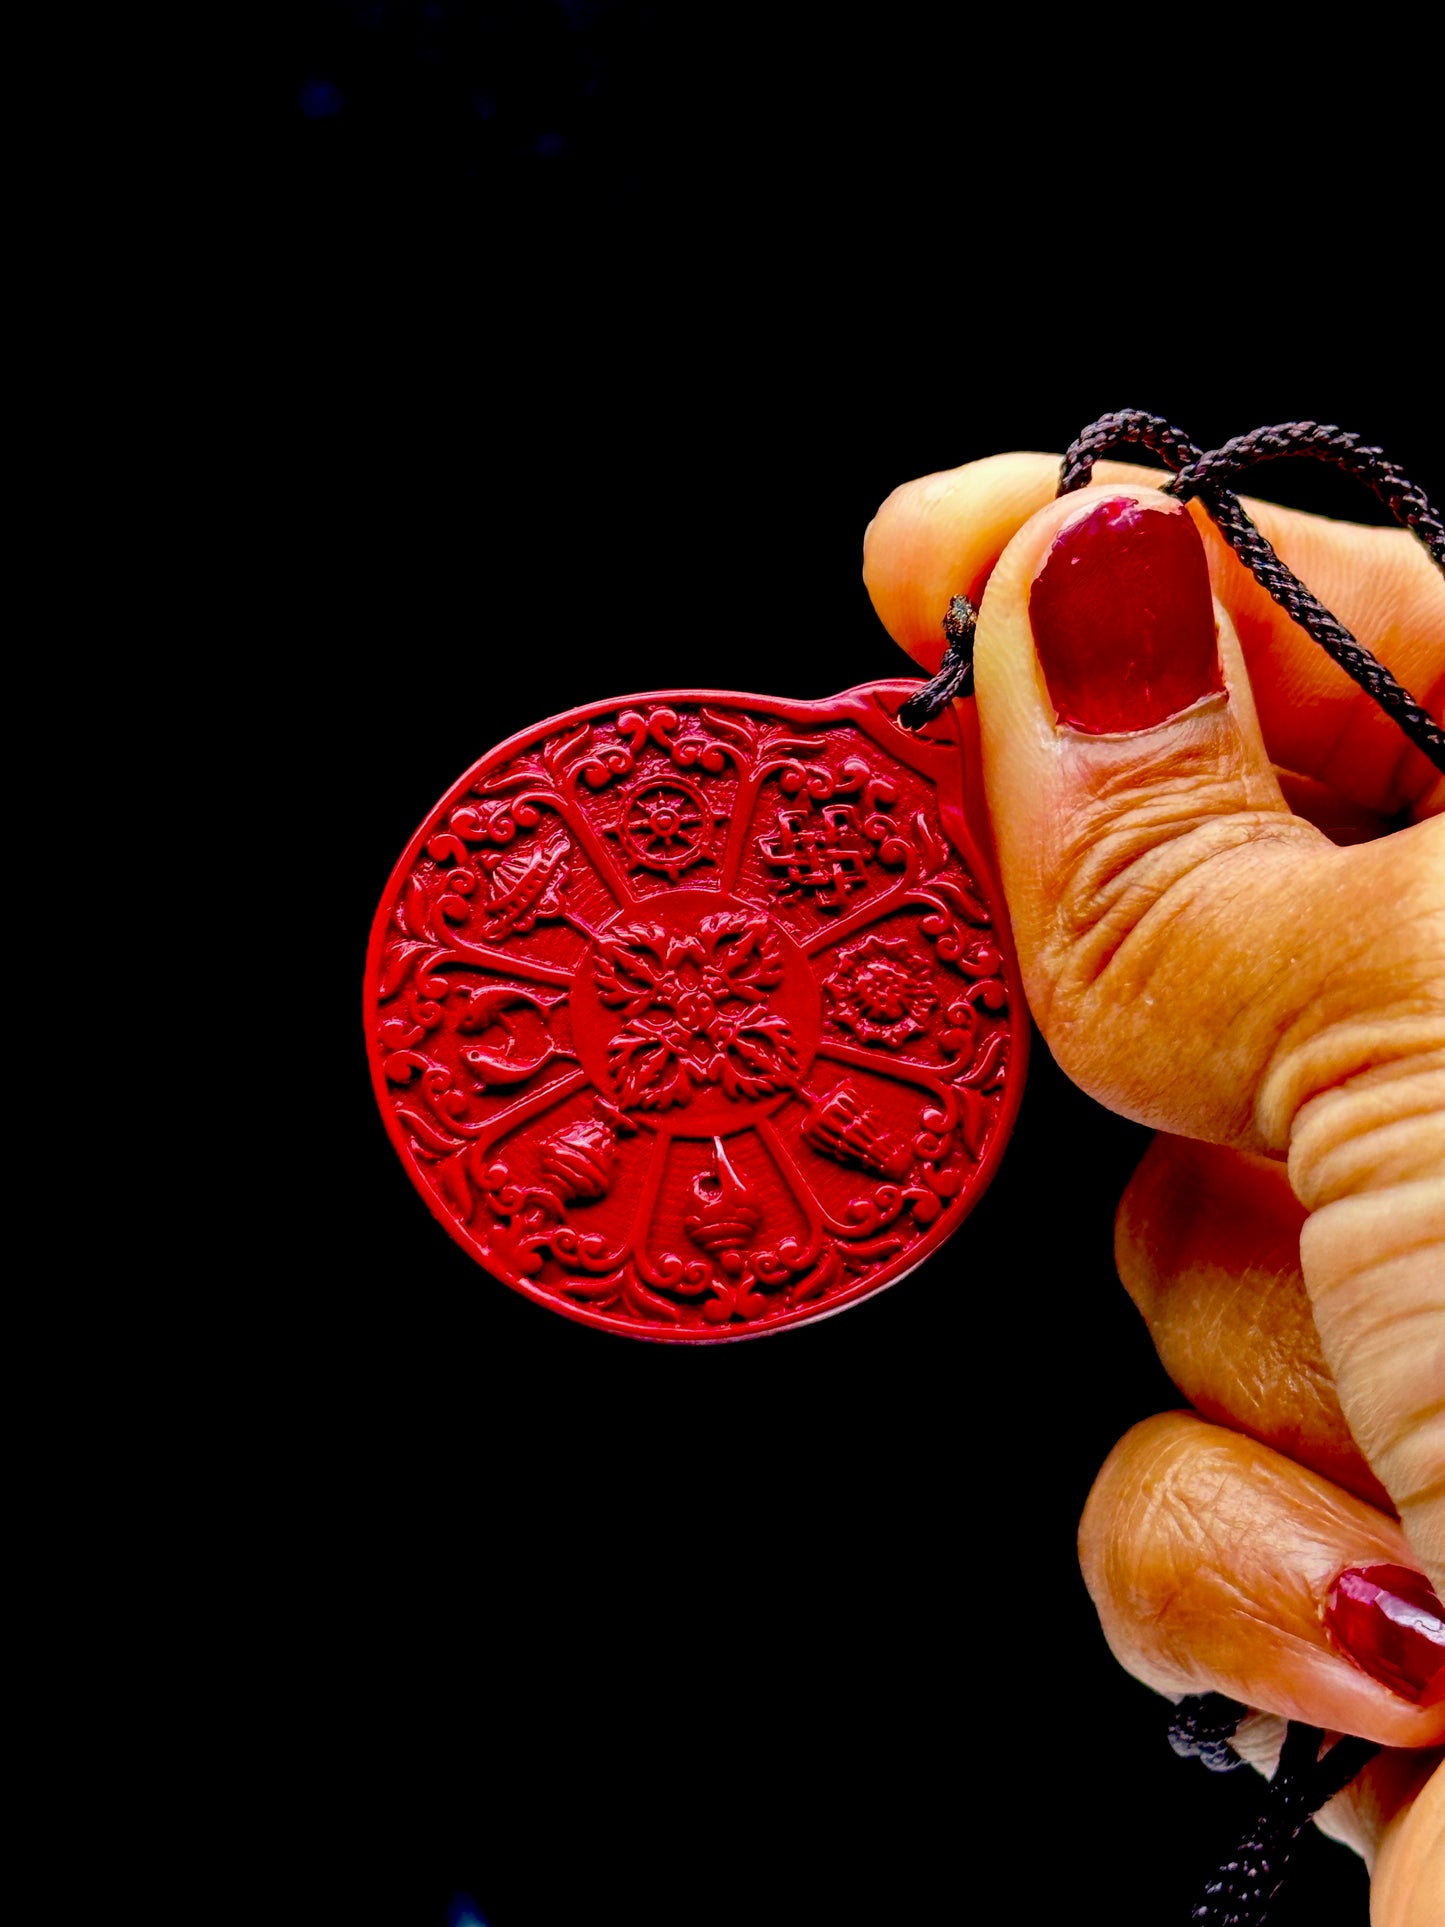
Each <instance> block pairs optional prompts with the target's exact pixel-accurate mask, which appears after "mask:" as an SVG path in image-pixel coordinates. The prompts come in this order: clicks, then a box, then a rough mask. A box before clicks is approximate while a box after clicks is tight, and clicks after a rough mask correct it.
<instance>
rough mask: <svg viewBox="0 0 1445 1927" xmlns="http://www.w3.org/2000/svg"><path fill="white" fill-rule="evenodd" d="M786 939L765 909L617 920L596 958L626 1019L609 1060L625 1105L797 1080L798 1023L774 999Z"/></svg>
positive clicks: (603, 994) (758, 1091)
mask: <svg viewBox="0 0 1445 1927" xmlns="http://www.w3.org/2000/svg"><path fill="white" fill-rule="evenodd" d="M784 971H785V957H784V949H783V939H782V937H781V935H780V933H779V932H778V929H777V927H776V925H774V924H773V922H772V921H771V919H770V918H769V917H768V916H766V915H765V914H764V913H763V912H761V911H748V910H714V911H711V912H708V913H707V914H705V915H702V916H700V917H698V918H697V919H696V921H694V922H692V923H690V924H689V925H687V926H685V927H683V928H677V927H676V926H675V925H671V926H670V925H668V924H664V923H662V922H646V921H642V920H640V919H639V920H636V921H630V922H626V923H620V924H615V925H614V926H613V927H612V929H611V930H609V931H608V932H607V934H606V935H605V936H604V937H601V938H599V940H598V943H597V948H596V952H595V955H594V961H593V980H594V984H595V988H596V992H597V996H598V998H599V1000H600V1001H601V1003H602V1004H604V1005H605V1006H606V1007H607V1008H608V1009H609V1010H611V1011H614V1012H616V1013H617V1016H618V1017H619V1018H620V1019H621V1028H620V1029H618V1030H617V1031H615V1032H614V1033H613V1034H612V1035H611V1036H610V1037H609V1038H608V1040H607V1066H608V1072H609V1077H610V1081H611V1083H612V1085H613V1088H614V1089H615V1091H616V1093H617V1100H618V1103H619V1104H620V1105H621V1106H622V1108H623V1109H625V1110H630V1109H640V1110H665V1109H667V1108H668V1107H669V1106H672V1105H678V1104H688V1103H691V1101H692V1099H693V1096H694V1093H695V1092H697V1091H700V1090H702V1089H704V1088H706V1087H707V1086H709V1085H716V1086H718V1087H719V1088H720V1089H721V1091H722V1092H723V1094H724V1095H725V1096H727V1097H729V1098H734V1099H737V1098H756V1097H765V1096H768V1095H770V1094H772V1093H774V1092H779V1091H784V1090H789V1089H792V1088H794V1087H795V1086H796V1084H797V1080H798V1077H799V1075H800V1074H801V1071H802V1063H801V1059H800V1056H799V1051H798V1046H797V1040H796V1039H795V1037H794V1033H793V1027H792V1025H791V1024H790V1023H789V1021H788V1019H787V1017H786V1016H785V1015H783V1014H782V1013H781V1012H780V1011H778V1010H775V1009H771V1008H770V1007H769V1005H770V999H771V998H772V995H773V993H774V992H775V991H776V990H777V989H778V987H779V985H780V984H782V982H783V978H784Z"/></svg>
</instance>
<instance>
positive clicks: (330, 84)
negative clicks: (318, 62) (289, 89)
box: [301, 80, 342, 120]
mask: <svg viewBox="0 0 1445 1927" xmlns="http://www.w3.org/2000/svg"><path fill="white" fill-rule="evenodd" d="M341 105H342V102H341V89H340V88H339V87H338V86H337V84H336V82H335V81H334V80H308V81H306V82H305V83H304V84H303V86H302V88H301V112H302V113H303V114H304V115H305V117H306V119H307V120H334V119H335V117H336V116H337V115H338V114H339V113H340V112H341Z"/></svg>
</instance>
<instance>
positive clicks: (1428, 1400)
mask: <svg viewBox="0 0 1445 1927" xmlns="http://www.w3.org/2000/svg"><path fill="white" fill-rule="evenodd" d="M975 677H976V687H977V693H978V710H979V726H980V733H981V742H982V754H983V764H984V779H985V785H986V789H987V793H988V802H989V814H990V818H991V821H992V825H993V829H994V834H995V838H996V840H997V846H998V856H999V867H1000V871H1001V874H1002V879H1003V884H1004V890H1005V894H1006V895H1007V898H1008V902H1009V909H1010V913H1011V916H1012V919H1013V925H1014V934H1015V937H1016V940H1017V944H1018V951H1019V958H1020V962H1021V965H1022V969H1023V977H1024V984H1025V987H1026V989H1027V992H1028V997H1029V1002H1030V1005H1031V1006H1032V1009H1033V1012H1034V1015H1035V1017H1036V1018H1037V1020H1038V1023H1039V1026H1040V1028H1041V1030H1042V1031H1043V1033H1044V1036H1045V1038H1046V1039H1047V1041H1048V1043H1049V1046H1050V1048H1051V1049H1052V1051H1053V1052H1054V1055H1055V1056H1056V1058H1058V1060H1059V1061H1060V1063H1061V1064H1062V1065H1063V1067H1064V1069H1065V1070H1066V1071H1067V1072H1068V1073H1069V1075H1070V1076H1071V1077H1073V1078H1074V1080H1075V1081H1076V1082H1077V1083H1079V1084H1080V1085H1082V1086H1083V1088H1084V1089H1085V1090H1087V1091H1089V1092H1090V1093H1091V1095H1093V1096H1094V1097H1096V1098H1098V1099H1099V1100H1100V1101H1101V1102H1103V1103H1105V1104H1107V1105H1109V1106H1110V1107H1111V1108H1112V1109H1114V1110H1116V1111H1120V1112H1122V1113H1124V1114H1125V1115H1126V1116H1129V1117H1133V1118H1137V1119H1138V1120H1140V1121H1141V1122H1143V1123H1147V1124H1152V1125H1154V1126H1156V1127H1157V1128H1159V1129H1162V1130H1165V1131H1169V1132H1173V1133H1176V1134H1179V1135H1183V1136H1187V1137H1195V1138H1207V1139H1211V1140H1213V1141H1216V1142H1221V1143H1227V1144H1233V1145H1235V1146H1238V1147H1241V1148H1244V1149H1250V1150H1256V1151H1258V1150H1263V1151H1267V1152H1271V1153H1273V1154H1274V1155H1276V1156H1281V1155H1285V1154H1288V1155H1289V1157H1290V1176H1291V1182H1292V1184H1293V1185H1294V1188H1295V1190H1296V1193H1297V1195H1298V1196H1299V1197H1300V1199H1301V1202H1302V1203H1304V1204H1305V1205H1306V1206H1307V1207H1309V1208H1310V1209H1311V1211H1312V1212H1313V1214H1314V1215H1313V1216H1312V1217H1311V1219H1310V1220H1309V1222H1308V1223H1307V1225H1306V1227H1305V1232H1304V1237H1303V1242H1302V1251H1303V1264H1304V1273H1305V1280H1306V1284H1307V1285H1308V1286H1309V1288H1310V1292H1311V1300H1312V1304H1313V1308H1314V1311H1315V1317H1316V1322H1317V1324H1318V1325H1319V1328H1320V1335H1321V1339H1322V1341H1323V1345H1324V1349H1325V1354H1326V1357H1327V1358H1328V1360H1329V1362H1330V1365H1331V1367H1332V1369H1333V1370H1334V1372H1335V1375H1336V1379H1337V1382H1338V1384H1339V1390H1340V1395H1341V1402H1342V1405H1343V1407H1344V1410H1345V1413H1346V1416H1347V1418H1348V1419H1349V1420H1350V1423H1351V1426H1352V1428H1353V1429H1354V1431H1355V1435H1356V1438H1357V1440H1358V1442H1359V1444H1360V1446H1361V1448H1362V1449H1363V1450H1364V1452H1365V1454H1366V1456H1367V1457H1368V1458H1369V1459H1370V1461H1371V1463H1372V1465H1373V1467H1374V1469H1375V1471H1376V1473H1377V1474H1378V1475H1379V1476H1380V1478H1381V1479H1382V1481H1383V1482H1384V1484H1385V1485H1386V1487H1387V1489H1388V1490H1389V1491H1390V1493H1391V1496H1392V1498H1393V1499H1394V1500H1395V1503H1396V1505H1397V1506H1398V1507H1399V1508H1400V1511H1401V1516H1402V1520H1403V1522H1404V1523H1405V1525H1406V1529H1407V1530H1408V1531H1410V1533H1411V1535H1412V1539H1413V1541H1414V1543H1415V1545H1416V1549H1417V1551H1418V1552H1419V1553H1420V1554H1421V1556H1422V1557H1423V1558H1424V1559H1425V1560H1426V1562H1427V1563H1428V1564H1429V1565H1430V1567H1431V1573H1432V1577H1434V1578H1436V1579H1437V1580H1438V1579H1439V1578H1440V1577H1441V1576H1445V1476H1442V1475H1445V1398H1442V1393H1445V1282H1442V1281H1445V1178H1442V1177H1441V1175H1440V1174H1441V1172H1442V1170H1445V818H1435V819H1432V820H1431V821H1428V822H1425V823H1421V824H1417V825H1416V826H1415V827H1413V828H1412V829H1408V830H1403V831H1400V832H1397V833H1396V834H1395V835H1394V836H1391V837H1386V838H1383V839H1381V840H1379V841H1377V842H1375V843H1369V844H1362V845H1359V846H1357V847H1354V848H1350V849H1337V848H1336V847H1335V846H1334V845H1333V844H1331V843H1330V842H1329V841H1328V840H1327V839H1326V838H1325V837H1324V836H1323V835H1321V833H1320V832H1319V831H1317V830H1316V829H1314V828H1313V826H1312V825H1310V824H1308V823H1306V822H1305V821H1304V820H1303V819H1301V818H1299V817H1296V816H1293V815H1292V814H1291V813H1290V811H1289V810H1288V808H1287V807H1286V805H1285V803H1284V800H1283V798H1282V796H1281V794H1280V791H1279V787H1278V785H1277V783H1276V781H1275V778H1274V775H1273V772H1272V770H1271V767H1270V762H1269V758H1268V755H1267V753H1266V750H1265V747H1264V743H1263V740H1262V738H1261V735H1260V731H1259V726H1258V722H1257V720H1256V717H1255V712H1254V705H1253V700H1252V697H1251V694H1250V688H1249V681H1248V677H1247V675H1246V672H1245V667H1244V661H1243V657H1242V654H1241V652H1240V648H1239V645H1238V641H1237V639H1236V637H1235V634H1234V630H1233V628H1232V626H1231V624H1230V622H1229V620H1228V618H1227V616H1225V615H1224V614H1223V612H1222V611H1221V610H1219V609H1218V608H1217V607H1216V606H1215V605H1214V604H1213V603H1212V602H1211V598H1210V592H1209V580H1208V571H1207V567H1206V563H1205V557H1204V551H1203V546H1202V543H1201V541H1200V538H1199V534H1198V532H1197V530H1196V528H1195V525H1194V523H1193V521H1192V519H1191V518H1190V517H1189V516H1188V515H1187V514H1185V513H1184V512H1183V511H1182V510H1181V509H1180V508H1179V507H1178V506H1177V505H1176V504H1174V503H1173V502H1171V501H1170V500H1169V499H1168V498H1167V497H1165V496H1163V495H1160V494H1157V493H1156V492H1155V491H1153V490H1151V489H1147V488H1140V487H1129V488H1103V489H1090V490H1086V491H1084V492H1082V493H1080V494H1076V495H1072V496H1069V497H1066V498H1064V499H1063V500H1061V501H1057V502H1054V503H1051V504H1050V505H1049V506H1048V507H1047V508H1045V509H1042V510H1041V511H1040V512H1039V513H1038V514H1036V515H1035V516H1033V518H1032V519H1031V520H1030V521H1028V522H1027V523H1025V525H1024V526H1023V528H1022V529H1020V530H1019V532H1018V533H1017V535H1015V536H1014V538H1013V540H1012V541H1011V542H1010V543H1009V545H1008V547H1007V548H1006V549H1005V550H1004V553H1003V555H1002V557H1001V558H1000V560H999V562H998V564H997V566H996V568H995V570H994V572H993V574H992V576H991V577H990V579H989V583H988V588H987V590H986V592H985V594H984V597H983V601H982V606H981V609H980V614H979V624H978V635H977V644H976V669H975Z"/></svg>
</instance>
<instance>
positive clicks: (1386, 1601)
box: [1324, 1566, 1445, 1706]
mask: <svg viewBox="0 0 1445 1927" xmlns="http://www.w3.org/2000/svg"><path fill="white" fill-rule="evenodd" d="M1324 1620H1325V1628H1326V1630H1327V1631H1328V1633H1329V1635H1330V1638H1331V1639H1332V1640H1333V1641H1334V1643H1335V1645H1336V1646H1338V1647H1339V1648H1340V1650H1341V1652H1343V1653H1345V1654H1346V1655H1347V1656H1348V1657H1349V1658H1350V1659H1352V1660H1354V1662H1355V1664H1356V1665H1357V1666H1361V1667H1363V1668H1364V1670H1365V1671H1366V1672H1367V1673H1370V1674H1373V1676H1374V1677H1375V1678H1376V1679H1377V1680H1380V1681H1381V1682H1382V1683H1383V1684H1384V1685H1386V1686H1388V1687H1390V1688H1391V1690H1392V1691H1393V1692H1396V1693H1400V1694H1402V1695H1403V1696H1404V1698H1406V1699H1407V1700H1413V1701H1414V1702H1415V1704H1416V1705H1417V1706H1434V1705H1435V1704H1436V1703H1437V1702H1438V1701H1439V1700H1441V1699H1445V1606H1442V1605H1441V1603H1440V1601H1439V1599H1438V1597H1437V1596H1436V1593H1435V1590H1434V1588H1433V1587H1432V1586H1431V1584H1430V1582H1429V1580H1428V1579H1427V1578H1426V1577H1425V1575H1424V1574H1423V1573H1421V1572H1412V1571H1411V1570H1410V1568H1409V1567H1408V1566H1353V1567H1351V1568H1350V1569H1349V1571H1347V1572H1342V1573H1341V1574H1340V1576H1339V1578H1338V1579H1336V1581H1335V1583H1334V1584H1333V1585H1332V1586H1331V1587H1330V1590H1329V1594H1328V1596H1327V1597H1326V1599H1325V1611H1324Z"/></svg>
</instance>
